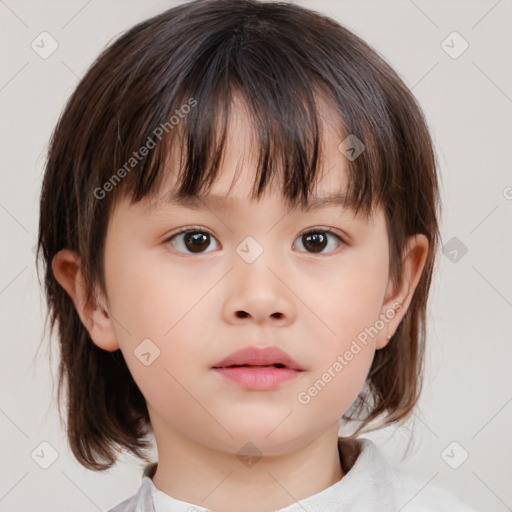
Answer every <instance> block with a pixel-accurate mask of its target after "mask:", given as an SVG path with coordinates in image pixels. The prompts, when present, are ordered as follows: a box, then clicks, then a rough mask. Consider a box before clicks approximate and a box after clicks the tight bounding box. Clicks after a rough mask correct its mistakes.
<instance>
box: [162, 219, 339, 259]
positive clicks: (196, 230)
mask: <svg viewBox="0 0 512 512" xmlns="http://www.w3.org/2000/svg"><path fill="white" fill-rule="evenodd" d="M186 233H202V234H206V235H208V236H210V237H211V238H213V239H215V237H214V236H213V234H212V233H210V232H209V231H208V230H207V229H204V228H202V227H200V226H187V227H185V228H183V229H181V230H180V231H177V232H176V233H173V234H172V235H171V236H169V237H168V238H167V239H166V240H165V241H164V243H165V244H171V245H172V240H173V239H175V238H176V237H178V236H180V235H184V234H186ZM313 233H314V234H323V235H327V234H328V235H332V236H334V237H335V238H337V240H338V245H337V247H336V248H335V249H334V250H336V249H337V248H338V247H339V246H341V245H347V244H346V242H345V241H344V240H343V239H342V238H341V236H339V235H337V234H335V233H334V232H332V230H331V229H329V228H323V227H315V228H310V229H308V230H306V231H304V232H303V233H301V234H300V235H299V236H298V239H302V237H304V236H306V235H309V234H313ZM215 240H216V239H215ZM179 252H182V251H179ZM208 252H211V251H203V252H197V253H194V252H185V253H184V254H190V255H194V254H197V255H199V254H207V253H208ZM299 252H305V253H306V254H320V255H322V254H330V253H332V252H333V251H331V252H329V253H325V252H316V253H315V252H309V251H299Z"/></svg>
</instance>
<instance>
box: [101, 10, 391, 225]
mask: <svg viewBox="0 0 512 512" xmlns="http://www.w3.org/2000/svg"><path fill="white" fill-rule="evenodd" d="M251 8H252V6H251V4H246V3H245V2H244V7H243V9H244V10H245V11H247V10H248V9H251ZM265 9H266V10H267V11H268V12H267V13H266V15H265V19H261V20H260V19H258V17H256V16H255V17H252V16H247V15H246V13H245V15H244V16H242V15H240V16H237V13H236V12H235V13H233V14H232V15H230V16H229V17H227V16H226V13H225V12H223V13H222V14H219V18H218V20H217V23H216V25H215V27H214V28H210V31H209V33H208V34H207V35H206V36H205V35H204V33H205V32H204V30H203V28H202V27H201V25H200V21H201V20H200V19H193V17H192V19H191V21H190V22H189V27H188V29H189V30H187V31H184V32H183V33H181V32H180V33H172V34H169V38H168V39H166V38H163V39H162V35H161V34H160V38H159V40H158V39H152V40H151V41H150V42H148V46H149V47H151V48H152V59H151V62H147V60H146V65H145V66H144V65H140V66H139V67H138V68H137V70H136V73H134V72H132V73H131V74H130V80H131V83H129V84H127V83H125V84H124V87H123V89H124V90H125V91H130V98H129V101H130V104H131V105H137V109H133V108H131V109H128V108H126V107H124V108H123V105H126V98H125V99H123V101H122V102H120V104H119V109H118V111H117V123H118V124H117V130H118V133H119V136H118V141H123V144H122V146H121V145H120V144H118V145H117V148H116V156H117V159H116V163H117V166H118V167H119V168H122V167H123V166H124V168H125V170H129V171H130V172H127V173H126V178H125V179H123V180H122V183H120V186H119V187H115V188H116V190H115V191H114V194H113V195H114V198H115V196H116V195H121V196H123V197H126V196H128V197H129V198H130V201H131V202H132V203H135V202H139V201H141V200H142V199H144V198H148V199H149V198H151V197H154V196H155V195H156V194H157V192H158V191H159V190H160V187H161V184H162V182H163V180H164V179H165V177H166V174H167V173H168V172H169V169H168V167H169V166H168V165H167V162H168V159H169V155H170V153H171V152H172V151H178V153H179V155H180V166H179V169H173V172H175V171H177V180H176V187H175V188H176V190H174V191H173V194H174V195H175V196H177V197H178V198H186V197H190V196H196V195H204V194H207V193H208V191H209V190H210V188H211V186H212V185H213V184H214V182H215V179H216V177H217V176H218V170H219V167H220V162H221V160H222V156H223V153H224V151H225V148H226V144H229V143H230V141H229V138H228V124H229V119H230V115H231V113H232V109H233V105H234V101H235V99H238V98H239V99H240V100H241V101H242V103H243V104H244V107H246V110H247V113H248V117H249V119H250V120H251V124H252V131H253V136H254V137H253V139H254V140H253V142H254V147H251V151H255V154H256V155H257V170H256V172H255V175H254V186H253V191H252V198H253V199H256V198H259V197H260V196H261V195H262V194H263V193H264V191H265V190H266V188H267V187H268V184H269V183H278V182H279V181H280V183H281V191H282V195H283V197H284V199H285V200H286V202H287V204H288V205H289V206H290V207H295V206H301V207H307V205H308V198H309V195H310V194H311V192H312V191H313V189H314V187H315V185H316V182H317V180H318V168H319V167H320V165H321V164H322V155H321V146H322V144H321V140H322V124H323V123H324V122H325V119H322V112H324V113H325V112H328V113H329V119H335V122H336V126H335V128H336V130H337V132H338V133H339V143H340V144H341V143H342V142H343V140H344V139H345V138H346V137H347V136H348V135H351V136H352V137H354V136H355V137H357V139H358V140H359V141H361V142H362V143H363V144H364V148H365V150H364V151H363V152H362V153H361V154H360V155H359V156H358V157H357V159H353V160H352V159H350V158H347V164H348V165H347V167H348V176H347V178H348V187H347V190H346V191H345V193H346V204H345V207H346V208H348V209H350V210H353V211H354V212H355V213H358V212H359V211H360V210H362V212H363V213H364V214H365V215H369V214H371V212H372V210H373V208H374V206H375V205H376V204H378V203H380V202H381V201H383V200H384V199H385V197H384V196H385V194H386V191H387V187H388V185H389V184H390V183H391V182H392V181H393V180H392V176H391V173H392V170H393V168H394V166H395V169H396V166H397V163H398V162H397V161H395V162H394V156H393V155H394V148H395V147H396V140H395V139H394V137H392V136H391V134H392V133H393V132H394V129H393V126H392V122H391V119H390V117H389V114H388V111H389V109H388V107H387V106H386V99H385V98H384V96H383V93H382V91H381V88H380V87H379V86H378V84H377V83H376V78H375V76H374V74H372V73H370V72H368V77H363V78H364V79H362V78H358V76H360V75H361V69H364V65H361V63H359V65H358V69H357V70H356V69H351V68H354V62H353V60H354V57H352V56H350V55H347V52H349V51H350V47H351V46H350V44H347V43H349V42H350V41H346V39H347V38H348V39H350V38H354V37H355V36H354V35H352V34H350V33H345V31H344V29H343V28H342V27H339V26H337V25H333V30H338V31H341V32H342V33H341V34H340V42H339V43H338V45H337V46H338V48H337V47H336V45H333V41H332V40H327V41H323V40H322V39H323V37H322V34H320V33H318V34H315V33H314V32H315V30H314V27H304V33H308V35H306V36H305V37H306V38H308V37H309V38H311V39H312V40H311V41H308V42H307V43H306V44H305V43H304V41H300V39H298V38H297V33H296V30H292V29H291V28H290V27H291V25H292V24H291V23H290V20H287V22H286V23H283V24H282V23H281V19H282V12H281V11H283V12H284V11H287V10H288V9H289V8H288V6H286V5H277V4H276V5H270V4H268V5H266V6H265ZM286 16H292V17H295V18H297V12H296V11H294V10H290V11H289V13H287V14H286ZM199 18H200V16H199ZM300 23H301V19H300V16H299V18H298V19H296V20H295V22H294V24H295V25H297V24H299V25H300ZM306 28H307V29H308V30H306ZM139 30H140V31H141V32H142V33H144V26H141V27H139ZM315 35H316V36H317V37H315ZM171 36H172V37H171ZM341 36H343V37H341ZM146 37H148V38H151V37H152V36H151V35H150V34H147V35H146ZM185 39H186V42H187V44H182V43H184V41H185ZM344 39H345V44H344V42H343V40H344ZM171 42H172V44H171ZM124 53H125V54H127V55H128V54H129V51H128V48H125V52H124ZM319 55H323V59H319V58H318V57H319ZM133 59H134V56H133V55H130V63H132V62H133ZM141 60H142V56H141ZM360 60H361V59H360ZM149 66H151V70H153V71H152V74H151V73H150V69H149ZM120 74H121V75H122V76H126V73H120ZM148 76H154V78H152V81H151V82H149V83H148V81H147V77H148ZM155 81H156V82H155ZM126 94H128V92H127V93H126ZM368 98H372V99H371V101H369V100H368ZM322 106H323V108H324V110H322V109H321V107H322ZM142 112H145V113H146V114H145V115H141V113H142ZM148 114H149V115H148ZM150 141H152V142H150ZM145 144H146V145H147V147H148V148H149V150H148V151H147V155H146V156H145V157H144V158H142V159H140V161H137V162H136V165H134V168H133V170H131V169H127V166H126V163H127V162H130V161H132V163H135V162H133V160H134V158H133V156H131V155H133V154H134V153H137V152H140V151H139V150H140V149H142V148H143V147H144V145H145ZM109 172H110V175H111V172H112V171H111V169H110V171H109ZM107 174H108V173H107ZM101 179H103V180H104V181H107V180H108V176H105V175H104V176H103V177H102V178H101Z"/></svg>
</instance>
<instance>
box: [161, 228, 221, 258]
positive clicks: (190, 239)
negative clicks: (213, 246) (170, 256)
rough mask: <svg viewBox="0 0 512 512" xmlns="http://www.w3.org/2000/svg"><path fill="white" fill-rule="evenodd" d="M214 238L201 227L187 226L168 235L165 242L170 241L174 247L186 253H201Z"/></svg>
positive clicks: (204, 251)
mask: <svg viewBox="0 0 512 512" xmlns="http://www.w3.org/2000/svg"><path fill="white" fill-rule="evenodd" d="M211 240H215V238H214V237H213V235H211V234H210V233H208V231H205V230H204V229H202V228H199V227H195V226H189V227H187V228H185V229H182V230H181V231H179V232H178V233H175V234H174V235H172V236H170V237H169V238H168V239H167V240H166V241H165V243H170V244H171V245H172V246H173V247H174V248H175V249H177V250H178V251H180V252H185V253H188V254H203V253H206V252H210V251H206V250H205V249H207V248H208V246H209V245H210V243H211Z"/></svg>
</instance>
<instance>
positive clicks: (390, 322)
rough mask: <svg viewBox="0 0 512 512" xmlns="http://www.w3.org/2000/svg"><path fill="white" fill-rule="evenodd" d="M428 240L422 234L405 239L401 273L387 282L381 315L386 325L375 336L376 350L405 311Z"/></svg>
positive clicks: (410, 298) (421, 272) (393, 330)
mask: <svg viewBox="0 0 512 512" xmlns="http://www.w3.org/2000/svg"><path fill="white" fill-rule="evenodd" d="M428 248H429V242H428V238H427V237H426V236H425V235H423V234H416V235H414V236H412V237H410V238H409V239H408V241H407V244H406V247H405V250H404V257H403V260H402V275H401V276H400V280H399V282H398V283H397V284H395V285H394V284H393V283H392V282H391V281H390V282H389V283H388V288H387V290H386V297H385V299H384V303H383V306H382V311H381V316H382V315H384V316H383V318H385V319H386V325H385V327H384V329H383V330H382V332H381V333H379V336H378V337H377V343H376V350H379V349H381V348H384V347H385V346H386V345H387V344H388V343H389V342H390V340H391V339H392V337H393V334H394V333H395V332H396V330H397V329H398V326H399V325H400V322H401V321H402V319H403V317H404V316H405V314H406V313H407V310H408V309H409V305H410V303H411V300H412V297H413V295H414V292H415V290H416V287H417V286H418V283H419V281H420V279H421V276H422V274H423V269H424V267H425V262H426V260H427V255H428Z"/></svg>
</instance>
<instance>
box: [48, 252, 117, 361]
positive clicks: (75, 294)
mask: <svg viewBox="0 0 512 512" xmlns="http://www.w3.org/2000/svg"><path fill="white" fill-rule="evenodd" d="M80 267H81V259H80V256H79V255H78V254H76V253H75V252H73V251H70V250H69V249H62V250H61V251H59V252H58V253H57V254H56V255H55V256H54V258H53V260H52V270H53V274H54V276H55V279H56V280H57V281H58V282H59V284H60V285H61V286H62V288H64V290H65V291H66V293H67V294H68V295H69V297H70V298H71V300H72V301H73V305H74V306H75V309H76V311H77V313H78V315H79V317H80V320H81V321H82V324H83V325H84V326H85V328H86V329H87V331H88V332H89V335H90V337H91V339H92V340H93V342H94V343H95V344H96V345H97V346H98V347H100V348H102V349H103V350H107V351H109V352H112V351H114V350H117V349H118V348H119V343H118V341H117V338H116V335H115V331H114V326H113V323H112V319H111V317H110V315H109V313H108V312H107V310H106V308H105V307H104V306H102V305H101V303H100V300H99V299H98V298H97V297H95V300H93V301H89V302H88V301H87V293H86V286H85V283H84V279H83V276H82V273H81V271H80Z"/></svg>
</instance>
